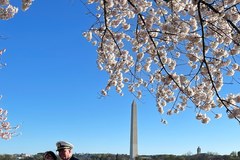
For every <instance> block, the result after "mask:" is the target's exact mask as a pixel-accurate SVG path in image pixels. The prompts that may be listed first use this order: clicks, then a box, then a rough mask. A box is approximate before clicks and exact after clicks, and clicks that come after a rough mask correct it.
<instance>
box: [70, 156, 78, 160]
mask: <svg viewBox="0 0 240 160" xmlns="http://www.w3.org/2000/svg"><path fill="white" fill-rule="evenodd" d="M70 160H79V159H77V158H76V157H74V156H72V157H71V158H70Z"/></svg>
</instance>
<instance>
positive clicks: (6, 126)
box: [0, 0, 32, 140]
mask: <svg viewBox="0 0 240 160" xmlns="http://www.w3.org/2000/svg"><path fill="white" fill-rule="evenodd" d="M31 4H32V0H22V10H23V11H26V10H27V9H28V8H29V7H30V5H31ZM17 12H18V8H17V7H15V6H13V5H11V4H10V3H9V0H0V19H1V20H8V19H10V18H13V17H14V15H15V14H16V13H17ZM5 51H6V49H2V50H0V56H2V54H3V53H4V52H5ZM4 66H6V64H5V63H2V62H0V68H2V67H4ZM1 98H2V96H0V99H1ZM7 116H8V111H7V110H5V109H2V108H0V138H2V139H5V140H9V139H11V138H12V136H14V135H16V134H17V133H16V130H17V129H18V127H19V126H14V127H13V126H11V124H10V122H8V121H7Z"/></svg>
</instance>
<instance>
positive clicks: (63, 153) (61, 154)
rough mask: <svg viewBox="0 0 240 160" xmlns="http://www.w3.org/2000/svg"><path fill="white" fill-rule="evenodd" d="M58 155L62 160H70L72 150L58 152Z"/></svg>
mask: <svg viewBox="0 0 240 160" xmlns="http://www.w3.org/2000/svg"><path fill="white" fill-rule="evenodd" d="M58 155H59V157H60V158H61V159H62V160H69V159H70V158H71V156H72V150H71V149H61V150H59V151H58Z"/></svg>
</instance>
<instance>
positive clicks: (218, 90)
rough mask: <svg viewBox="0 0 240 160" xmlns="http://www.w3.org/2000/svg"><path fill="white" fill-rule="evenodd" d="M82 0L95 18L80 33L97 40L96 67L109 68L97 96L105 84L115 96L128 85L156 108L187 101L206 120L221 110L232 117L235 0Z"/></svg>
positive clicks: (236, 101) (167, 109) (236, 113)
mask: <svg viewBox="0 0 240 160" xmlns="http://www.w3.org/2000/svg"><path fill="white" fill-rule="evenodd" d="M87 4H89V5H91V7H89V8H93V7H94V8H96V10H95V11H91V14H92V15H93V16H94V17H95V18H96V21H95V23H94V24H93V25H92V26H91V27H90V29H89V30H88V31H86V32H84V33H83V36H84V37H86V39H87V40H88V41H89V42H91V43H92V44H93V45H95V46H96V47H97V54H98V57H97V65H98V68H99V69H100V70H104V71H106V72H107V73H108V75H109V79H108V81H107V82H106V86H105V87H104V89H102V91H101V93H102V95H103V96H107V95H108V94H109V91H110V89H112V88H115V90H116V92H117V93H119V94H120V95H122V96H123V95H124V94H123V92H124V91H126V89H128V91H129V92H131V93H132V94H133V95H134V96H136V97H137V98H138V99H141V98H142V95H145V94H148V93H149V94H151V95H152V96H153V97H154V99H155V100H156V106H157V107H156V108H157V110H158V111H159V112H160V113H161V114H162V115H173V114H177V113H179V112H181V111H184V110H185V109H186V108H193V110H194V114H196V119H197V120H200V121H201V122H202V123H204V124H206V123H208V122H209V121H210V118H211V116H212V117H215V118H216V119H218V118H221V116H222V114H221V113H223V112H222V110H225V111H226V114H227V116H228V117H229V118H230V119H236V120H237V121H238V122H240V94H239V86H238V85H239V71H240V66H239V65H240V64H239V63H240V60H239V51H240V1H239V0H88V1H87ZM87 4H86V6H88V5H87ZM89 10H90V9H89ZM230 85H231V86H234V88H235V90H228V88H229V86H230ZM124 88H126V89H124ZM226 91H227V92H228V94H226ZM218 108H220V109H218ZM216 111H219V113H216ZM165 113H166V114H165ZM161 121H162V122H163V123H167V121H166V120H165V118H163V119H162V120H161Z"/></svg>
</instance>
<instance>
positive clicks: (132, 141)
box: [130, 101, 138, 160]
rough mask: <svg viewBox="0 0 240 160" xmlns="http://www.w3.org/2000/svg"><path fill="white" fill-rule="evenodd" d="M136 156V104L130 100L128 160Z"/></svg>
mask: <svg viewBox="0 0 240 160" xmlns="http://www.w3.org/2000/svg"><path fill="white" fill-rule="evenodd" d="M137 156H138V136H137V105H136V102H135V101H133V102H132V110H131V133H130V160H135V158H136V157H137Z"/></svg>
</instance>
